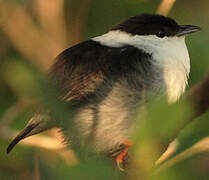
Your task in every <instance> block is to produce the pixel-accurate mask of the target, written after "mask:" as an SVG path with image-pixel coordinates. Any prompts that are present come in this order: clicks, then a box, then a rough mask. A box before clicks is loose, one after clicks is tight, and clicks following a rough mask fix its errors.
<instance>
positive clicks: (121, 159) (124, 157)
mask: <svg viewBox="0 0 209 180" xmlns="http://www.w3.org/2000/svg"><path fill="white" fill-rule="evenodd" d="M132 144H133V143H132V142H131V141H129V140H126V141H124V142H123V143H121V144H120V146H119V148H118V149H117V150H116V151H114V152H112V153H111V156H112V157H113V158H114V159H115V162H116V164H117V166H118V168H119V169H120V170H121V171H124V168H125V166H126V165H127V164H128V159H129V158H128V151H129V148H130V146H131V145H132Z"/></svg>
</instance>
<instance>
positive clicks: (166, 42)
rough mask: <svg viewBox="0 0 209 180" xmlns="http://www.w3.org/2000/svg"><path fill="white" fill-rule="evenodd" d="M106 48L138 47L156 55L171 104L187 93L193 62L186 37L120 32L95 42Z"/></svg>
mask: <svg viewBox="0 0 209 180" xmlns="http://www.w3.org/2000/svg"><path fill="white" fill-rule="evenodd" d="M92 40H94V41H97V42H99V43H101V44H102V45H105V46H110V47H123V46H125V45H131V46H134V47H136V48H138V49H140V50H143V51H144V52H147V53H149V54H151V55H152V57H153V59H154V60H155V64H156V65H157V66H158V67H159V68H161V69H162V70H163V77H164V83H165V85H166V94H167V96H168V102H171V103H172V102H175V101H176V100H178V99H179V97H180V96H181V94H182V93H183V92H184V91H185V88H186V85H187V78H188V76H189V72H190V59H189V54H188V50H187V47H186V44H185V38H184V37H164V38H158V37H157V36H155V35H147V36H142V35H131V34H128V33H126V32H122V31H119V30H116V31H109V32H108V33H106V34H104V35H102V36H98V37H95V38H93V39H92Z"/></svg>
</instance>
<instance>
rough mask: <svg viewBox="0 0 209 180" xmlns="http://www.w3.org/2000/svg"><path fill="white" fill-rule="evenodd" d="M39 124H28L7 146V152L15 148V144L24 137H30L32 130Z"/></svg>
mask: <svg viewBox="0 0 209 180" xmlns="http://www.w3.org/2000/svg"><path fill="white" fill-rule="evenodd" d="M36 126H37V125H29V126H26V127H25V128H24V129H23V130H22V131H21V132H20V133H19V134H18V135H17V136H16V137H15V138H14V139H13V140H12V142H11V143H10V144H9V146H8V148H7V154H8V153H9V152H10V151H11V150H12V149H13V148H14V146H15V145H16V144H17V143H18V142H20V141H21V140H22V139H25V138H26V137H29V136H30V135H29V134H30V132H31V131H32V130H33V129H34V128H35V127H36Z"/></svg>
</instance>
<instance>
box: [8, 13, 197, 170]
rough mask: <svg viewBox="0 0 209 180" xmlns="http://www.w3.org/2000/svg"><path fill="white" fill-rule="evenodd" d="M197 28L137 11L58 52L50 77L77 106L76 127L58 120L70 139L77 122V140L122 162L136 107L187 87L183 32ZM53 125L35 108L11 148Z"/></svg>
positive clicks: (64, 97)
mask: <svg viewBox="0 0 209 180" xmlns="http://www.w3.org/2000/svg"><path fill="white" fill-rule="evenodd" d="M199 30H200V27H198V26H195V25H179V24H178V23H177V22H176V21H175V20H174V19H172V18H169V17H165V16H163V15H158V14H139V15H136V16H133V17H130V18H128V19H127V20H124V21H122V22H121V23H119V24H117V25H115V26H113V27H112V28H111V29H110V30H109V31H108V32H107V33H105V34H103V35H100V36H97V37H93V38H91V39H89V40H86V41H83V42H81V43H79V44H76V45H74V46H72V47H70V48H68V49H66V50H64V51H63V52H62V53H60V54H59V55H58V56H57V57H56V58H55V63H54V64H53V66H52V68H51V70H50V72H49V77H50V79H51V80H52V81H53V82H54V84H56V85H58V87H59V91H60V92H61V93H60V94H61V95H60V99H61V100H62V101H63V102H65V103H66V104H68V105H70V106H71V107H73V108H75V109H76V112H75V114H74V116H73V124H74V125H73V126H74V127H66V126H67V125H66V124H67V123H63V124H65V125H60V126H61V128H62V130H63V132H64V134H65V136H66V139H67V140H68V141H72V144H73V142H75V141H78V140H77V139H76V138H75V135H73V134H72V135H70V133H71V131H70V128H76V131H77V135H76V136H79V142H75V143H79V144H81V147H82V146H85V145H87V144H88V145H89V144H90V146H91V147H92V149H93V150H94V151H95V152H98V153H106V152H111V153H112V154H116V155H114V159H115V162H116V163H117V164H118V166H119V167H120V166H121V165H122V164H123V162H124V159H125V157H126V156H127V154H128V150H129V148H130V147H131V145H132V144H133V142H132V141H131V139H130V138H131V132H132V131H133V128H134V125H135V121H134V117H135V116H136V113H137V112H138V111H139V110H140V109H143V107H144V105H145V104H146V103H147V102H151V101H152V100H153V98H156V99H157V98H160V97H165V98H166V99H167V101H168V103H174V102H176V101H177V100H179V98H180V97H181V95H182V94H183V93H184V91H185V89H186V86H187V84H188V78H189V72H190V57H189V53H188V49H187V46H186V43H185V37H186V36H187V35H188V34H191V33H193V32H197V31H199ZM69 121H71V119H69ZM60 124H62V123H60ZM54 126H55V124H51V125H50V117H49V116H48V115H46V114H43V113H42V114H38V113H37V114H35V115H34V117H33V118H32V119H31V120H30V121H29V122H28V123H27V125H26V127H25V128H24V129H23V130H22V131H21V132H20V133H19V134H18V135H17V136H16V137H15V138H14V139H13V141H12V142H11V143H10V145H9V146H8V148H7V153H9V152H10V151H11V150H12V149H13V147H14V146H15V145H16V144H17V143H18V142H19V141H20V140H22V139H24V138H26V137H29V136H32V135H34V134H38V133H40V132H43V131H45V130H48V129H50V128H52V127H54ZM69 139H70V140H69Z"/></svg>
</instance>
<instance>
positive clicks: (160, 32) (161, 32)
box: [156, 31, 165, 38]
mask: <svg viewBox="0 0 209 180" xmlns="http://www.w3.org/2000/svg"><path fill="white" fill-rule="evenodd" d="M156 36H157V37H159V38H164V37H165V32H163V31H158V32H157V33H156Z"/></svg>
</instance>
